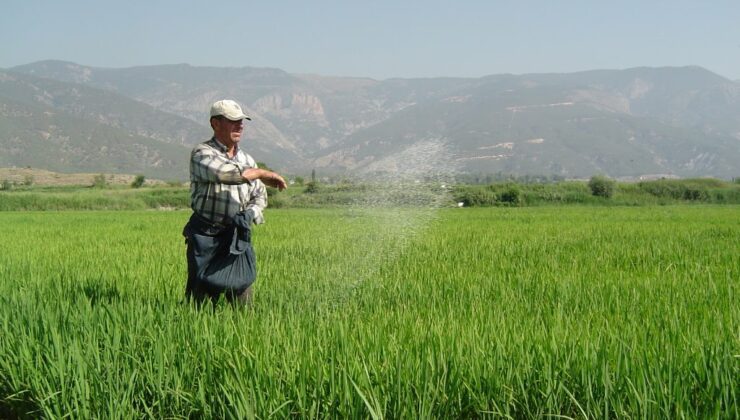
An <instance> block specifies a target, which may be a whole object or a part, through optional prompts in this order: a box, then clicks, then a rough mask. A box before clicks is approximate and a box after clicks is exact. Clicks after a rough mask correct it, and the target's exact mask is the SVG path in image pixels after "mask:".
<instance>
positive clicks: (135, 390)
mask: <svg viewBox="0 0 740 420" xmlns="http://www.w3.org/2000/svg"><path fill="white" fill-rule="evenodd" d="M188 216H189V213H188V212H186V211H138V212H128V211H119V212H97V211H90V212H0V226H2V234H1V236H0V238H1V239H2V240H1V241H0V279H1V281H0V305H1V306H0V308H1V309H0V418H2V417H16V416H18V417H29V418H37V417H39V416H44V417H49V418H58V417H64V416H71V417H73V418H126V419H129V418H139V417H152V418H173V417H174V418H183V417H185V418H188V417H190V418H203V417H206V418H244V417H251V416H254V417H257V418H266V417H271V416H273V417H278V418H283V417H287V416H299V417H329V418H342V417H345V418H346V417H353V418H355V417H376V418H380V417H389V418H430V417H437V418H459V417H464V418H468V417H513V418H530V417H543V416H549V415H556V416H566V417H572V418H584V417H587V418H606V417H609V418H617V417H618V418H655V417H662V418H682V417H688V418H738V417H740V408H738V406H740V401H739V400H738V399H739V398H740V392H739V388H740V387H739V384H740V379H739V378H740V305H738V301H740V257H739V255H740V207H738V206H701V205H695V206H660V207H658V206H655V207H653V206H646V207H638V208H627V207H608V208H607V207H538V208H487V209H486V208H484V209H443V210H413V209H406V210H362V209H351V208H347V209H328V210H327V209H314V210H306V209H303V210H300V209H289V210H287V209H286V210H282V209H273V210H269V211H268V212H267V218H268V222H267V224H265V225H263V226H260V227H259V228H257V230H256V232H255V247H256V250H257V257H258V263H259V277H258V281H257V283H256V293H255V305H254V307H253V308H252V309H251V310H235V309H232V308H231V307H229V306H228V305H226V304H219V305H218V306H217V307H216V308H215V310H211V309H210V308H207V309H201V310H198V309H196V308H193V307H191V306H188V305H185V304H183V303H182V295H183V287H184V278H185V271H186V270H185V261H184V252H185V247H184V245H183V240H182V237H181V235H180V232H181V229H182V226H183V224H184V223H185V221H186V220H187V218H188Z"/></svg>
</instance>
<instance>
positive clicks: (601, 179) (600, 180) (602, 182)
mask: <svg viewBox="0 0 740 420" xmlns="http://www.w3.org/2000/svg"><path fill="white" fill-rule="evenodd" d="M615 185H616V183H615V182H614V181H613V180H611V179H609V178H607V177H605V176H601V175H595V176H592V177H591V179H590V180H589V181H588V188H589V189H591V194H592V195H594V196H596V197H604V198H610V197H611V196H612V195H614V187H615Z"/></svg>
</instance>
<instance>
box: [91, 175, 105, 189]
mask: <svg viewBox="0 0 740 420" xmlns="http://www.w3.org/2000/svg"><path fill="white" fill-rule="evenodd" d="M107 185H108V180H107V179H105V174H100V175H95V178H93V184H92V186H93V187H95V188H105V187H106V186H107Z"/></svg>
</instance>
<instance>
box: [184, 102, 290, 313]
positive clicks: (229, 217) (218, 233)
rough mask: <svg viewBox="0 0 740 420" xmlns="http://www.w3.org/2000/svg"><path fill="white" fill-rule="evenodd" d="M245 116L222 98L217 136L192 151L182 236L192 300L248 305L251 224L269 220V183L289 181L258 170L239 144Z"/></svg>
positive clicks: (215, 111)
mask: <svg viewBox="0 0 740 420" xmlns="http://www.w3.org/2000/svg"><path fill="white" fill-rule="evenodd" d="M244 120H251V118H249V117H248V116H247V115H246V114H244V112H243V111H242V108H241V107H240V106H239V104H238V103H236V102H235V101H232V100H228V99H226V100H221V101H217V102H215V103H214V104H213V105H212V106H211V118H210V123H211V128H212V129H213V137H212V138H211V139H210V140H208V141H206V142H204V143H201V144H199V145H197V146H195V148H194V149H193V151H192V153H191V155H190V207H191V208H192V209H193V215H192V216H191V217H190V220H189V221H188V223H187V225H186V226H185V229H184V230H183V235H184V236H185V242H186V243H187V251H186V253H187V261H188V281H187V285H186V286H185V296H186V298H187V300H190V299H194V300H195V301H196V302H197V303H202V302H203V301H204V300H205V299H206V298H210V299H211V300H212V301H213V303H215V302H216V300H218V297H219V296H220V294H221V293H224V294H225V296H226V298H227V300H228V301H229V302H231V303H232V304H233V303H235V302H238V303H243V304H247V305H248V304H249V303H250V302H251V298H252V282H254V279H255V277H256V269H255V265H254V251H253V250H252V244H251V236H250V230H251V225H252V224H253V223H254V224H261V223H264V218H263V216H262V211H263V210H264V209H265V207H267V192H266V190H265V185H268V186H270V187H274V188H278V189H279V190H283V189H285V188H286V187H287V185H286V183H285V180H284V179H283V178H282V177H281V176H280V175H278V174H277V173H275V172H271V171H268V170H265V169H259V168H257V164H256V163H255V161H254V159H252V157H251V156H249V155H248V154H246V153H244V151H242V149H241V148H240V147H239V141H240V140H241V138H242V132H243V131H244Z"/></svg>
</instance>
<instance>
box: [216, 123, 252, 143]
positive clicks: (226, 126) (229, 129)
mask: <svg viewBox="0 0 740 420" xmlns="http://www.w3.org/2000/svg"><path fill="white" fill-rule="evenodd" d="M243 131H244V120H238V121H231V120H229V119H227V118H224V117H221V118H214V119H213V134H214V135H215V136H216V138H217V139H219V140H221V141H230V142H231V143H234V144H236V143H239V140H241V138H242V132H243Z"/></svg>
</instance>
